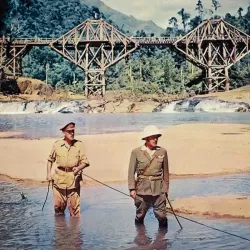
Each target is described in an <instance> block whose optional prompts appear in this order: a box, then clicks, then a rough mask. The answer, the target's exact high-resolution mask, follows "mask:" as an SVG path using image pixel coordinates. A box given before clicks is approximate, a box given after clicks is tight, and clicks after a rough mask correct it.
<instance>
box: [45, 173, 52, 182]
mask: <svg viewBox="0 0 250 250" xmlns="http://www.w3.org/2000/svg"><path fill="white" fill-rule="evenodd" d="M52 180H53V178H52V176H51V174H50V173H49V174H47V177H46V181H52Z"/></svg>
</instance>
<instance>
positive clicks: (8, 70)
mask: <svg viewBox="0 0 250 250" xmlns="http://www.w3.org/2000/svg"><path fill="white" fill-rule="evenodd" d="M27 51H28V50H27V44H26V45H15V44H14V45H13V44H12V43H11V42H8V41H7V42H6V43H1V44H0V67H1V68H2V69H3V71H4V73H5V74H7V75H9V76H12V77H14V78H16V77H17V76H19V75H22V58H23V56H24V55H25V53H26V52H27Z"/></svg>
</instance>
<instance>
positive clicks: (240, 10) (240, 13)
mask: <svg viewBox="0 0 250 250" xmlns="http://www.w3.org/2000/svg"><path fill="white" fill-rule="evenodd" d="M242 11H243V9H242V8H241V7H240V8H239V9H238V11H237V12H238V14H239V19H242Z"/></svg>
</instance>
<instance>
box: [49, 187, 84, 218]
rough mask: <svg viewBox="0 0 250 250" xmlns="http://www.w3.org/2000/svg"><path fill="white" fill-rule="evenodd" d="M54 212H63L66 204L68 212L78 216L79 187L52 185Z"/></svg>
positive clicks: (57, 213)
mask: <svg viewBox="0 0 250 250" xmlns="http://www.w3.org/2000/svg"><path fill="white" fill-rule="evenodd" d="M53 196H54V209H55V214H56V215H60V214H64V211H65V209H66V207H67V205H68V209H69V213H70V215H71V216H73V217H79V216H80V187H78V188H74V189H61V188H57V187H55V186H53Z"/></svg>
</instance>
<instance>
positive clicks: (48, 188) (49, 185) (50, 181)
mask: <svg viewBox="0 0 250 250" xmlns="http://www.w3.org/2000/svg"><path fill="white" fill-rule="evenodd" d="M50 182H51V181H49V182H48V190H47V194H46V198H45V201H44V203H43V207H42V211H43V208H44V206H45V203H46V201H47V199H48V195H49V186H50Z"/></svg>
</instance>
